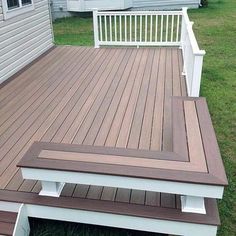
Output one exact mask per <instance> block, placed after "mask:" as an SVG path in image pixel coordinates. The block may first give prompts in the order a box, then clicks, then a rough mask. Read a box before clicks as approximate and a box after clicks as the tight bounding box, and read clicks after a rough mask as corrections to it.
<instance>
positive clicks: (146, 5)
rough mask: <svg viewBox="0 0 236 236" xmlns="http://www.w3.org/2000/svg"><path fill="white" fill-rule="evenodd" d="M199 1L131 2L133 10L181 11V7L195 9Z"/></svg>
mask: <svg viewBox="0 0 236 236" xmlns="http://www.w3.org/2000/svg"><path fill="white" fill-rule="evenodd" d="M199 2H200V0H133V8H134V9H135V10H137V9H139V10H142V9H146V10H147V9H152V10H158V9H181V8H182V7H183V6H186V7H190V8H197V7H198V6H199Z"/></svg>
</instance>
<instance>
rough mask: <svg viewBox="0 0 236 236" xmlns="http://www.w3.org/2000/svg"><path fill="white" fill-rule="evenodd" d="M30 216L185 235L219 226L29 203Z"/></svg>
mask: <svg viewBox="0 0 236 236" xmlns="http://www.w3.org/2000/svg"><path fill="white" fill-rule="evenodd" d="M27 212H28V216H29V217H36V218H44V219H52V220H62V221H69V222H77V223H84V224H92V225H100V226H108V227H116V228H124V229H133V230H141V231H148V232H156V233H165V234H172V235H184V236H190V235H191V236H199V235H201V236H216V232H217V226H213V225H202V224H193V223H185V222H177V221H168V220H158V219H150V218H143V217H134V216H128V215H118V214H109V213H102V212H93V211H84V210H74V209H65V208H56V207H47V206H38V205H27Z"/></svg>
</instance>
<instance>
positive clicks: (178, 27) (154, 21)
mask: <svg viewBox="0 0 236 236" xmlns="http://www.w3.org/2000/svg"><path fill="white" fill-rule="evenodd" d="M93 24H94V41H95V48H98V47H100V46H103V45H104V46H105V45H106V46H137V47H139V46H179V47H181V48H182V52H183V65H184V66H183V74H184V75H185V77H186V84H187V90H188V95H189V96H192V97H198V96H199V91H200V82H201V74H202V63H203V56H204V55H205V51H203V50H200V49H199V47H198V44H197V40H196V38H195V35H194V32H193V30H192V25H193V23H192V22H191V21H190V20H189V17H188V14H187V8H183V10H182V11H118V12H111V11H108V12H100V11H94V12H93Z"/></svg>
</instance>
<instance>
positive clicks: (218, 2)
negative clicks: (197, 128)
mask: <svg viewBox="0 0 236 236" xmlns="http://www.w3.org/2000/svg"><path fill="white" fill-rule="evenodd" d="M189 13H190V17H191V20H193V21H194V22H195V24H194V31H195V34H196V36H197V40H198V42H199V45H200V48H202V49H205V50H206V56H205V58H204V66H203V76H202V84H201V96H204V97H206V98H207V101H208V106H209V109H210V113H211V117H212V121H213V125H214V128H215V131H216V135H217V139H218V143H219V146H220V150H221V154H222V158H223V161H224V165H225V168H226V172H227V177H228V181H229V186H228V187H227V188H226V190H225V194H224V199H223V200H221V201H219V210H220V217H221V223H222V225H221V227H220V229H219V232H218V235H219V236H234V235H236V157H235V154H236V145H235V144H236V136H235V134H236V1H235V0H210V1H209V7H208V8H205V9H201V10H191V11H189Z"/></svg>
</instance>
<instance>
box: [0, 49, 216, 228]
mask: <svg viewBox="0 0 236 236" xmlns="http://www.w3.org/2000/svg"><path fill="white" fill-rule="evenodd" d="M182 67H183V65H182V55H181V51H180V50H179V49H178V48H155V49H154V48H145V49H144V48H140V49H136V48H101V49H94V48H88V47H71V46H70V47H67V46H63V47H56V48H55V49H53V50H51V51H50V52H48V53H47V54H46V55H44V56H43V57H41V58H40V59H38V60H37V61H36V62H34V63H32V64H31V65H30V66H28V67H27V68H25V70H24V71H22V72H21V73H18V74H17V75H16V76H14V79H13V80H11V81H10V82H9V83H7V84H5V85H4V86H2V88H1V89H0V91H1V92H0V116H1V119H0V176H1V178H0V200H3V201H8V200H9V201H17V202H18V201H19V202H21V201H22V202H25V203H29V204H33V203H34V204H39V205H44V204H45V205H51V206H63V207H68V208H70V207H72V205H71V204H72V203H73V207H72V208H78V209H79V208H80V209H81V207H82V208H83V207H87V208H88V209H89V210H95V211H99V209H100V210H101V211H107V212H110V211H111V208H114V209H115V210H114V211H117V212H118V213H117V214H131V215H132V214H134V215H135V214H136V215H138V214H139V215H142V214H144V217H154V218H155V217H156V216H155V211H156V210H155V207H158V209H159V213H158V214H159V215H158V217H160V218H163V219H164V218H165V219H169V220H174V221H175V220H180V221H184V222H195V223H200V224H212V225H217V224H219V217H218V212H217V207H216V202H215V200H213V199H212V200H210V199H209V200H207V199H206V210H207V214H206V215H205V216H198V215H196V214H195V215H194V214H188V213H181V210H180V196H178V195H175V194H167V193H155V192H149V191H139V190H131V189H122V188H111V187H98V186H87V185H78V184H77V185H76V184H67V185H66V186H65V187H64V189H63V192H62V197H60V198H59V199H57V200H52V199H50V198H47V197H46V198H43V197H38V195H37V193H39V191H40V189H41V186H40V183H39V182H38V181H32V180H23V178H22V176H21V172H20V169H19V168H18V167H17V166H16V165H17V164H18V162H19V161H20V160H21V159H22V157H23V156H24V155H25V153H26V152H27V150H28V149H29V148H30V146H31V145H32V144H33V143H34V142H35V141H40V142H51V143H59V144H60V143H63V144H77V145H78V144H83V145H92V146H99V147H111V148H123V149H127V150H130V149H133V151H134V152H135V151H137V150H142V152H145V151H151V152H156V151H157V152H160V151H161V152H173V151H176V150H175V149H176V146H174V143H175V142H174V140H173V139H174V138H175V139H176V138H177V139H178V137H177V136H176V133H175V134H173V130H174V129H173V120H172V119H173V117H172V96H182V97H184V96H187V94H186V85H185V80H184V79H183V77H182ZM181 125H182V124H181ZM193 132H194V131H193ZM177 134H178V133H177ZM181 135H183V134H181ZM180 145H181V143H180ZM177 149H178V147H177ZM182 150H184V149H182ZM181 157H183V158H182V159H181V160H179V161H181V162H183V163H184V164H186V163H188V161H189V156H188V155H182V156H181ZM167 160H168V158H167ZM167 160H164V161H167ZM202 166H203V170H202V172H207V170H206V166H204V165H202ZM15 193H17V194H18V195H17V197H16V195H15ZM91 199H92V200H94V202H93V203H94V205H93V206H91V207H90V204H91V203H90V202H89V201H90V200H91ZM101 200H102V201H106V202H107V205H104V204H100V203H99V202H101ZM112 204H117V205H112ZM119 204H125V205H119ZM136 206H139V207H137V208H136ZM144 206H146V207H150V208H146V209H144V208H143V207H144ZM153 207H154V208H153ZM163 208H165V209H169V211H170V212H168V210H167V211H166V212H165V213H164V212H163ZM119 211H120V212H119ZM122 212H123V213H122ZM132 212H133V213H132ZM135 212H136V213H135ZM148 212H149V213H150V214H149V213H148ZM145 214H147V215H145ZM152 214H153V215H152ZM162 214H163V215H162Z"/></svg>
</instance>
